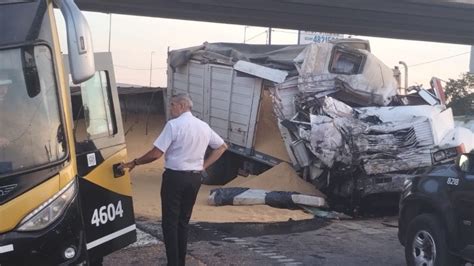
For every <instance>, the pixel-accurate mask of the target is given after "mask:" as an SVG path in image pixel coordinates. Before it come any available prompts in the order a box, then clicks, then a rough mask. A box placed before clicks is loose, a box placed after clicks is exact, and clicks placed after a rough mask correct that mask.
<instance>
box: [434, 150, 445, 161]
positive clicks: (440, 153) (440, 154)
mask: <svg viewBox="0 0 474 266" xmlns="http://www.w3.org/2000/svg"><path fill="white" fill-rule="evenodd" d="M433 159H434V161H435V162H440V161H442V160H444V159H446V153H445V152H444V151H443V150H441V151H437V152H435V153H434V154H433Z"/></svg>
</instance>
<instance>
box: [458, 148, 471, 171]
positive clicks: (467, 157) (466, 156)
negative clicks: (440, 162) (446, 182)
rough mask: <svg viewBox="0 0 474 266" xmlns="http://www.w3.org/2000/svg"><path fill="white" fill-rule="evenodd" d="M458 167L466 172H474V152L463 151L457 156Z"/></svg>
mask: <svg viewBox="0 0 474 266" xmlns="http://www.w3.org/2000/svg"><path fill="white" fill-rule="evenodd" d="M456 167H457V168H458V169H459V171H461V172H464V173H470V174H472V173H474V153H463V154H460V155H459V156H458V157H457V158H456Z"/></svg>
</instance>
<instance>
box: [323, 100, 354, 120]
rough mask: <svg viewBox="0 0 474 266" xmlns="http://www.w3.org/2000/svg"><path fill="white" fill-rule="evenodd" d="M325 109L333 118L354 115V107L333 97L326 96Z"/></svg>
mask: <svg viewBox="0 0 474 266" xmlns="http://www.w3.org/2000/svg"><path fill="white" fill-rule="evenodd" d="M323 110H324V112H325V113H326V114H327V115H329V116H330V117H332V118H336V117H352V116H353V109H352V107H350V106H349V105H347V104H345V103H343V102H341V101H337V100H335V99H334V98H332V97H325V98H324V102H323Z"/></svg>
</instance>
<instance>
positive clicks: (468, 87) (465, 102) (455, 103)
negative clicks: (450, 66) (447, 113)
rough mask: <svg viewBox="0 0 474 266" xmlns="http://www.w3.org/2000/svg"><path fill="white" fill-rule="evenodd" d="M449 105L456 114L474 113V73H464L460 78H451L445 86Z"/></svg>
mask: <svg viewBox="0 0 474 266" xmlns="http://www.w3.org/2000/svg"><path fill="white" fill-rule="evenodd" d="M444 92H445V93H446V98H447V101H448V107H451V108H452V109H453V114H454V115H473V114H474V75H473V74H470V73H464V74H462V75H461V78H459V79H449V81H448V82H446V85H445V86H444Z"/></svg>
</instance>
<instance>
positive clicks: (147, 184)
mask: <svg viewBox="0 0 474 266" xmlns="http://www.w3.org/2000/svg"><path fill="white" fill-rule="evenodd" d="M145 122H146V115H142V116H138V115H128V116H127V119H126V121H124V129H125V131H126V132H127V135H126V136H125V139H126V142H127V149H128V158H129V159H133V158H136V157H138V156H141V155H143V153H145V152H146V151H148V150H149V149H151V148H152V146H153V142H154V140H155V138H156V137H157V136H158V135H159V133H160V132H161V130H162V128H163V127H164V123H165V118H164V115H152V116H151V117H150V118H149V124H148V135H145V128H146V123H145ZM163 171H164V160H163V158H161V159H159V160H157V161H155V162H153V163H150V164H146V165H140V166H138V167H136V168H135V169H134V170H133V171H132V173H131V175H132V186H133V206H134V211H135V215H136V216H148V217H151V218H156V219H160V218H161V199H160V190H161V175H162V174H163ZM245 180H248V179H247V178H245ZM236 182H237V181H236ZM213 188H216V186H206V185H202V186H201V189H200V191H199V194H198V198H197V200H196V205H195V206H194V211H193V214H192V217H191V220H193V221H201V222H222V223H223V222H280V221H288V220H289V219H292V220H303V219H311V218H312V217H313V216H312V215H310V214H307V213H305V212H303V211H302V210H285V209H278V208H272V207H270V206H265V205H258V206H222V207H215V206H209V205H208V204H207V197H208V196H209V193H210V190H211V189H213Z"/></svg>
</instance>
